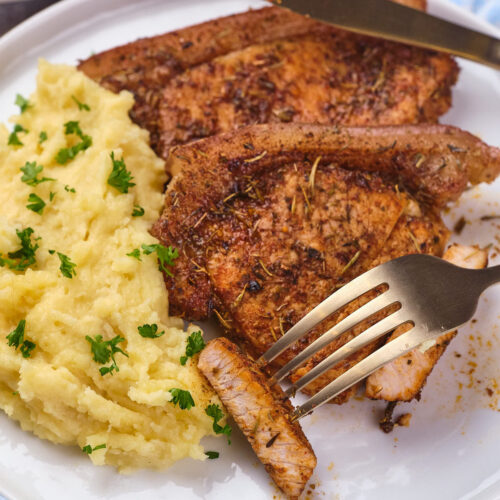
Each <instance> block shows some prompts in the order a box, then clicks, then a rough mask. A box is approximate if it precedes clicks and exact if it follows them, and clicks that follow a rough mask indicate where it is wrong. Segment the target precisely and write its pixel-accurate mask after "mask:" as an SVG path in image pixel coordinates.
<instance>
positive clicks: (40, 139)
mask: <svg viewBox="0 0 500 500" xmlns="http://www.w3.org/2000/svg"><path fill="white" fill-rule="evenodd" d="M47 139H48V136H47V132H45V130H42V131H41V132H40V135H39V136H38V144H42V142H45V141H46V140H47Z"/></svg>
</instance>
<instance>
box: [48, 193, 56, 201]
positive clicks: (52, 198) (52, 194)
mask: <svg viewBox="0 0 500 500" xmlns="http://www.w3.org/2000/svg"><path fill="white" fill-rule="evenodd" d="M56 194H57V193H54V192H52V191H51V192H50V194H49V200H50V201H54V198H55V197H56Z"/></svg>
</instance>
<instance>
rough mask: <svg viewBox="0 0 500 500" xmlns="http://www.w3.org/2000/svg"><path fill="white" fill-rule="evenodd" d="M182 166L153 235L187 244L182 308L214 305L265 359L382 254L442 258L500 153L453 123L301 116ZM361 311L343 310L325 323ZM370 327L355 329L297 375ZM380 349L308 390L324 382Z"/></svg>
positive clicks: (234, 137)
mask: <svg viewBox="0 0 500 500" xmlns="http://www.w3.org/2000/svg"><path fill="white" fill-rule="evenodd" d="M169 168H170V170H171V171H172V172H173V173H175V174H176V175H175V176H174V178H173V180H172V182H171V183H170V184H169V186H168V189H167V193H166V204H165V209H164V212H163V215H162V217H161V219H160V220H159V221H158V222H157V223H156V225H155V226H154V229H153V234H154V235H155V236H156V237H157V238H158V239H159V240H160V241H161V242H162V243H163V244H164V245H173V246H175V247H177V248H178V249H179V253H180V257H179V259H177V261H176V269H175V275H174V277H173V278H168V277H167V280H166V282H167V287H168V289H169V300H170V311H171V313H172V314H181V315H183V316H184V317H186V318H187V319H205V318H207V317H209V316H211V315H212V314H215V315H216V316H217V317H218V318H219V320H220V321H221V324H222V325H223V326H224V328H225V329H226V330H227V331H228V332H229V333H230V334H231V335H232V336H234V337H235V338H236V339H237V340H238V341H239V342H240V344H242V345H243V346H244V348H245V350H246V351H247V352H248V353H250V354H251V355H252V356H254V357H257V356H260V355H261V354H262V353H263V352H265V351H266V350H267V349H268V348H269V347H270V346H271V345H272V344H273V343H274V342H275V341H276V339H277V338H278V336H280V335H283V333H284V332H285V331H286V330H288V329H289V328H290V327H291V326H292V325H293V324H295V323H296V322H297V321H298V320H299V319H300V318H301V317H302V316H304V315H305V314H306V313H307V312H308V311H309V310H311V309H312V308H313V307H314V306H316V305H317V304H318V303H319V302H321V301H322V300H323V299H325V298H326V297H327V296H328V295H330V294H331V293H332V292H333V291H335V289H336V288H338V287H340V286H342V285H343V284H345V283H346V282H347V281H349V280H350V279H352V278H353V277H354V276H357V275H359V274H360V273H362V272H364V271H366V270H367V269H369V268H371V267H373V266H374V265H375V264H377V263H380V262H382V261H384V260H388V259H390V258H394V257H397V256H399V255H402V254H407V253H415V252H425V253H430V254H433V255H441V254H442V252H443V250H444V245H445V243H446V240H447V237H448V231H447V229H446V228H445V227H444V225H443V223H442V222H441V220H440V218H439V214H438V208H439V207H442V206H443V205H444V204H445V203H446V202H448V201H450V200H454V199H456V198H457V197H458V196H459V195H460V193H461V192H462V191H463V189H465V187H466V186H467V183H468V181H472V182H478V181H480V180H492V179H493V178H494V177H495V176H496V174H497V173H498V172H499V170H500V151H499V150H497V149H496V148H489V147H488V146H486V145H485V144H484V143H482V142H481V141H479V140H478V139H477V138H475V137H473V136H471V135H470V134H467V133H465V132H461V131H460V130H458V129H456V128H453V127H445V126H422V127H417V126H408V127H380V128H369V129H362V128H350V129H344V130H339V129H335V128H332V127H322V126H315V125H293V124H289V125H274V126H254V127H249V128H246V129H242V130H240V131H237V132H233V133H229V134H223V135H220V136H216V137H213V138H210V139H206V140H203V141H199V142H196V143H193V144H192V145H187V146H183V147H180V148H177V149H176V150H175V151H174V152H173V153H172V155H171V157H170V161H169ZM366 299H367V297H365V298H364V300H366ZM358 305H359V303H358ZM350 307H356V305H355V304H353V305H351V306H350ZM348 311H349V309H347V311H341V312H340V313H338V314H335V315H333V316H332V317H331V318H329V319H328V320H327V321H325V322H324V324H323V325H321V327H322V330H321V331H323V330H324V328H326V327H329V326H332V324H333V323H335V322H338V321H339V319H341V318H342V317H343V316H345V314H346V313H347V312H348ZM374 319H375V318H372V321H373V320H374ZM366 326H367V325H366V324H365V325H364V327H365V328H366ZM359 331H360V330H359V329H355V330H354V331H352V332H348V333H346V334H345V335H343V336H342V337H341V338H340V339H339V340H338V341H337V342H334V343H332V344H331V345H330V346H328V348H326V349H325V350H323V351H322V352H321V353H318V355H317V356H315V357H314V358H313V359H312V360H311V361H310V362H309V363H307V364H306V365H304V366H303V367H301V369H300V370H299V371H298V372H297V373H296V374H294V375H293V377H292V378H293V379H295V378H297V377H298V375H299V374H300V373H302V372H303V371H304V370H305V371H307V370H309V369H310V368H311V367H312V366H314V365H315V364H316V363H317V362H319V361H320V360H321V359H323V358H324V356H325V354H326V353H328V352H331V351H332V350H334V349H337V348H338V347H339V346H340V345H342V344H344V343H345V342H346V341H347V340H349V339H350V338H351V337H352V336H353V335H356V334H357V333H358V332H359ZM319 332H320V331H319V330H318V329H316V330H314V331H312V332H311V333H310V334H309V335H308V336H307V337H306V338H304V339H303V340H302V341H300V342H298V343H297V344H296V345H294V346H293V347H292V348H291V349H289V350H288V351H286V352H285V353H284V354H283V355H282V356H280V357H279V358H278V359H277V360H276V363H275V366H282V365H283V363H285V362H286V361H288V360H289V359H290V358H291V357H293V356H295V354H296V353H297V352H298V351H300V350H302V349H303V348H304V346H306V345H308V344H309V343H310V342H311V341H312V340H314V339H315V338H317V336H318V335H319ZM376 346H377V344H376V343H375V344H372V345H370V346H367V347H366V348H365V349H363V350H362V351H360V352H359V353H356V354H355V355H353V356H352V357H351V358H348V359H347V360H345V361H344V362H343V363H341V364H340V365H338V366H337V367H335V368H334V369H333V370H332V371H330V372H329V373H328V374H326V375H325V376H323V377H320V378H319V379H317V380H316V381H314V382H313V383H311V384H310V385H309V386H308V387H307V388H306V389H307V391H308V392H316V391H317V390H318V389H319V388H321V387H323V386H324V385H325V384H326V383H328V382H329V381H331V380H332V379H333V378H335V377H336V376H337V375H338V374H339V373H342V372H343V371H345V370H346V369H347V368H349V367H350V366H351V365H352V364H353V363H355V362H357V361H358V360H359V359H361V358H362V357H364V356H366V355H367V354H368V353H369V352H371V351H372V350H373V349H374V348H376ZM346 397H347V396H346V395H344V396H342V397H341V398H339V399H338V400H337V401H338V402H340V401H342V400H345V398H346Z"/></svg>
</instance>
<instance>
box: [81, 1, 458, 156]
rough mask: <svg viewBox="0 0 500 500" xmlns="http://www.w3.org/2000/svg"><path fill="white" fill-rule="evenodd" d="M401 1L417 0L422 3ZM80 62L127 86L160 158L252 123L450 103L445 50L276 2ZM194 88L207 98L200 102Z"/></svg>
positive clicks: (413, 112) (93, 73) (397, 116)
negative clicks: (387, 38) (371, 33)
mask: <svg viewBox="0 0 500 500" xmlns="http://www.w3.org/2000/svg"><path fill="white" fill-rule="evenodd" d="M401 3H405V4H410V5H412V6H415V7H419V8H422V7H423V6H424V3H425V2H423V1H422V0H406V1H402V2H401ZM314 61H316V62H317V65H315V64H314ZM239 66H241V69H242V71H240V70H239ZM79 69H80V70H82V71H83V72H84V73H86V74H87V75H88V76H89V77H91V78H93V79H94V80H96V81H98V82H99V83H100V84H101V85H103V86H105V87H106V88H108V89H110V90H112V91H114V92H119V91H121V90H128V91H131V92H132V93H133V94H134V97H135V106H134V108H133V110H132V111H131V117H132V119H133V120H134V121H135V122H136V123H138V124H139V125H140V126H142V127H144V128H146V129H147V130H149V132H150V137H151V145H152V147H153V149H155V151H156V152H157V153H159V154H160V155H162V156H163V157H164V158H166V155H167V153H168V149H169V147H170V146H171V145H172V144H180V143H183V142H185V141H187V140H192V139H194V138H198V137H204V136H207V135H210V134H212V133H215V132H217V131H221V130H229V129H231V128H234V127H236V126H241V125H244V124H249V123H256V122H259V123H262V122H265V121H290V120H293V121H300V120H302V121H304V120H306V121H307V120H312V121H317V122H319V123H340V124H367V123H369V124H372V125H377V124H384V123H392V124H399V123H417V122H421V121H435V120H436V119H437V118H438V116H439V115H440V114H442V113H444V112H445V111H446V110H447V109H448V107H449V105H450V102H451V97H450V88H451V86H452V85H453V83H454V82H455V80H456V77H457V72H458V70H457V66H456V64H455V62H454V61H453V59H452V58H451V57H449V56H447V55H444V54H437V53H435V52H432V51H426V50H422V49H417V48H410V47H408V46H405V45H402V44H397V43H391V42H384V41H380V40H377V39H375V38H370V37H363V36H360V35H355V34H353V33H349V32H346V31H344V30H339V29H337V28H334V27H332V26H329V25H326V24H323V23H319V22H317V21H313V20H311V19H308V18H306V17H303V16H300V15H298V14H295V13H292V12H290V11H288V10H286V9H281V8H278V7H268V8H263V9H260V10H251V11H248V12H245V13H242V14H237V15H233V16H228V17H225V18H221V19H217V20H213V21H209V22H206V23H203V24H200V25H197V26H191V27H188V28H184V29H181V30H178V31H174V32H171V33H167V34H164V35H160V36H156V37H152V38H145V39H141V40H138V41H136V42H133V43H129V44H126V45H123V46H121V47H117V48H114V49H111V50H108V51H105V52H102V53H99V54H95V55H93V56H91V57H90V58H88V59H87V60H85V61H82V62H81V63H80V65H79ZM304 69H307V70H308V71H307V72H306V71H304ZM306 73H309V75H307V74H306ZM295 76H297V77H298V79H297V81H296V82H293V81H292V79H293V78H294V77H295ZM177 77H178V78H177ZM295 84H296V85H295ZM191 85H194V86H196V88H195V89H192V88H191ZM219 91H224V92H225V94H224V96H223V98H221V100H219V99H218V96H217V92H219ZM200 93H203V94H204V95H203V99H206V100H208V103H206V104H204V105H200V102H199V101H200V97H201V94H200ZM185 98H187V99H188V101H184V99H185ZM221 103H224V105H223V106H221V109H220V110H219V109H218V107H219V106H220V105H221ZM191 106H192V109H191ZM302 110H304V112H302ZM205 111H206V112H210V113H211V116H204V115H203V113H204V112H205ZM360 111H362V113H361V115H360V117H359V119H358V118H356V115H357V114H358V112H360Z"/></svg>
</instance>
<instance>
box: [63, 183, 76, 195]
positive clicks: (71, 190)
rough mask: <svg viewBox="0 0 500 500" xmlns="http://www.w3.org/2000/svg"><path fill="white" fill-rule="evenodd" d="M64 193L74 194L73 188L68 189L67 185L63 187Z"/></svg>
mask: <svg viewBox="0 0 500 500" xmlns="http://www.w3.org/2000/svg"><path fill="white" fill-rule="evenodd" d="M64 191H66V192H67V193H76V190H75V188H72V187H69V186H68V185H67V184H66V185H65V186H64Z"/></svg>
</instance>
